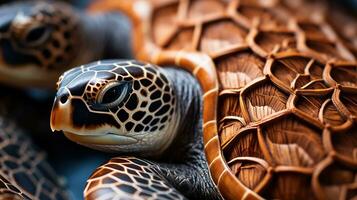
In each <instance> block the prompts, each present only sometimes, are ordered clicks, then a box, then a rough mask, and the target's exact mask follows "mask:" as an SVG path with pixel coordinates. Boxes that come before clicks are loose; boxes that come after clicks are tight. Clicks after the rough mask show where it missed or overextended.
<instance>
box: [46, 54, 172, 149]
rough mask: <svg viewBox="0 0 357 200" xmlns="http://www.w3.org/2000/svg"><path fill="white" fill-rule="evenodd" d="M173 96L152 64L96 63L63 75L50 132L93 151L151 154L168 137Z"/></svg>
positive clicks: (129, 62) (166, 142)
mask: <svg viewBox="0 0 357 200" xmlns="http://www.w3.org/2000/svg"><path fill="white" fill-rule="evenodd" d="M175 109H176V104H175V93H174V90H173V88H172V87H171V84H170V82H169V80H168V79H167V78H166V77H165V75H164V74H163V72H162V71H161V70H160V69H159V68H157V67H156V66H153V65H150V64H144V63H140V62H137V61H119V60H117V61H113V60H109V61H100V62H95V63H91V64H88V65H85V66H81V67H77V68H74V69H72V70H70V71H67V72H65V73H64V74H63V75H62V76H61V77H60V79H59V81H58V92H57V95H56V99H55V103H54V106H53V110H52V114H51V127H52V129H53V130H62V131H64V133H65V135H66V136H67V137H68V138H69V139H71V140H73V141H75V142H77V143H81V144H83V145H86V146H90V147H93V148H96V149H101V150H103V149H104V150H107V151H114V150H115V151H121V152H143V153H146V154H154V153H155V152H156V151H159V149H162V148H163V147H164V146H166V145H169V143H170V140H172V139H173V137H174V135H173V134H174V133H173V132H174V131H171V130H174V128H173V126H174V125H175V116H176V115H175V113H176V112H175Z"/></svg>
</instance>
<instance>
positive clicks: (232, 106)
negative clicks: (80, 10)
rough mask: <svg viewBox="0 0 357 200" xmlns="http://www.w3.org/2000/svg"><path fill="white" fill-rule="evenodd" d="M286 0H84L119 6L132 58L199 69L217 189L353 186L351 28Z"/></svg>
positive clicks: (247, 191) (276, 194)
mask: <svg viewBox="0 0 357 200" xmlns="http://www.w3.org/2000/svg"><path fill="white" fill-rule="evenodd" d="M289 2H290V4H289ZM289 2H288V1H286V2H283V1H273V0H271V1H269V0H268V1H258V0H257V1H254V0H252V1H248V0H246V1H243V0H241V1H239V0H221V1H220V0H191V1H190V0H182V1H175V0H152V1H145V0H144V1H140V0H137V1H120V2H118V1H111V0H106V1H98V3H97V4H93V5H92V7H91V9H92V11H98V10H101V11H103V10H115V9H119V10H121V11H123V12H125V13H126V14H128V16H129V17H130V19H131V20H132V25H133V35H134V50H135V52H134V53H135V55H136V58H138V59H141V60H146V61H148V62H152V63H155V64H158V65H161V66H164V65H172V64H174V65H177V66H179V67H182V68H184V69H186V70H189V71H191V72H192V74H193V75H194V76H196V77H197V79H198V80H199V82H200V84H201V86H202V90H203V92H204V95H203V130H204V131H203V134H204V144H205V152H206V157H207V161H208V165H209V169H210V172H211V176H212V180H213V181H214V182H215V184H216V185H217V187H218V189H219V190H220V192H221V194H222V196H223V197H224V198H226V199H260V198H267V199H344V198H352V197H356V192H357V187H356V184H357V179H356V175H357V132H356V131H357V125H356V121H357V120H356V119H357V109H356V108H357V95H356V94H357V65H356V59H355V56H354V54H353V51H354V50H355V49H357V45H356V43H354V44H353V43H352V42H350V41H352V40H356V35H353V34H352V36H351V34H350V35H348V34H346V33H345V31H344V30H345V28H344V29H343V28H339V27H340V26H343V25H341V21H338V19H337V18H333V17H327V16H328V15H329V13H327V12H326V10H328V9H323V8H324V7H326V6H327V5H323V4H321V3H318V2H317V3H316V2H315V3H313V4H312V3H307V2H304V1H296V3H294V4H291V1H289ZM334 9H336V8H334ZM340 15H344V14H343V13H340ZM336 20H337V21H336ZM350 21H351V23H354V22H353V20H350ZM330 24H334V25H330ZM356 27H357V26H356ZM339 31H340V32H339ZM345 44H348V45H345Z"/></svg>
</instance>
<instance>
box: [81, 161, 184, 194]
mask: <svg viewBox="0 0 357 200" xmlns="http://www.w3.org/2000/svg"><path fill="white" fill-rule="evenodd" d="M154 170H155V167H153V163H151V162H150V161H145V160H142V159H138V158H134V157H118V158H113V159H111V160H110V161H109V162H108V163H106V164H105V165H102V166H101V167H99V168H98V169H97V170H96V171H95V172H94V173H93V175H92V176H91V179H89V180H88V184H87V186H86V189H85V191H84V194H85V198H86V199H186V198H185V197H183V196H182V195H181V194H180V192H178V191H177V190H176V189H175V188H174V187H173V186H172V185H169V184H168V183H167V181H165V178H164V177H162V176H160V175H159V174H158V173H157V172H155V171H154Z"/></svg>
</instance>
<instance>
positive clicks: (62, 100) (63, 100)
mask: <svg viewBox="0 0 357 200" xmlns="http://www.w3.org/2000/svg"><path fill="white" fill-rule="evenodd" d="M68 96H69V94H67V93H66V94H63V95H62V96H61V97H60V99H59V100H60V102H61V103H62V104H65V103H66V102H67V100H68Z"/></svg>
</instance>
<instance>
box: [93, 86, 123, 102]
mask: <svg viewBox="0 0 357 200" xmlns="http://www.w3.org/2000/svg"><path fill="white" fill-rule="evenodd" d="M128 88H129V86H128V84H127V83H111V84H110V83H109V84H108V85H107V86H106V87H104V89H102V90H101V91H100V93H99V95H98V98H97V104H100V105H101V106H104V107H115V106H118V105H119V103H120V102H122V101H123V100H124V98H125V97H126V96H127V93H128Z"/></svg>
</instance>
